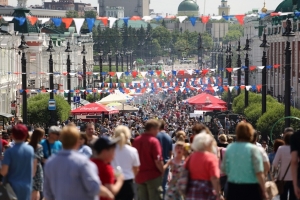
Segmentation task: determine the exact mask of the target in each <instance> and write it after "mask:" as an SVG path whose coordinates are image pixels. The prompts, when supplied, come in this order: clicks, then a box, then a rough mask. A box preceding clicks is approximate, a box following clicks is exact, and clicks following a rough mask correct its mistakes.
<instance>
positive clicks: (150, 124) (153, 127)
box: [145, 119, 160, 136]
mask: <svg viewBox="0 0 300 200" xmlns="http://www.w3.org/2000/svg"><path fill="white" fill-rule="evenodd" d="M159 126H160V124H159V121H157V120H156V119H150V120H148V121H147V122H146V123H145V132H146V133H149V134H152V135H154V136H156V135H157V133H158V132H159Z"/></svg>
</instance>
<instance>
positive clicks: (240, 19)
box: [235, 15, 245, 25]
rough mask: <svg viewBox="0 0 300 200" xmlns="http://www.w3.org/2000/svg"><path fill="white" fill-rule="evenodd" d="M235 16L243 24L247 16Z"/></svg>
mask: <svg viewBox="0 0 300 200" xmlns="http://www.w3.org/2000/svg"><path fill="white" fill-rule="evenodd" d="M235 18H236V19H237V20H238V22H239V23H240V24H241V25H244V18H245V15H235Z"/></svg>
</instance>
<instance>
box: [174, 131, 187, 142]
mask: <svg viewBox="0 0 300 200" xmlns="http://www.w3.org/2000/svg"><path fill="white" fill-rule="evenodd" d="M185 137H186V134H185V132H184V131H177V132H176V141H181V142H184V141H185Z"/></svg>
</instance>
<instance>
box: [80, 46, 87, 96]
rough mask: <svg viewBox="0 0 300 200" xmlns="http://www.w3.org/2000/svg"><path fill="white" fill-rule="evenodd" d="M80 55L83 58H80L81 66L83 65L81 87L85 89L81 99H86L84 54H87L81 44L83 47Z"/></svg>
mask: <svg viewBox="0 0 300 200" xmlns="http://www.w3.org/2000/svg"><path fill="white" fill-rule="evenodd" d="M81 54H82V56H83V60H82V67H83V89H84V90H85V91H84V93H83V99H86V59H85V55H86V54H87V52H86V50H85V45H83V49H82V52H81Z"/></svg>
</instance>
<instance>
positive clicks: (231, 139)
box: [227, 136, 233, 144]
mask: <svg viewBox="0 0 300 200" xmlns="http://www.w3.org/2000/svg"><path fill="white" fill-rule="evenodd" d="M232 142H233V137H231V136H229V137H228V139H227V143H228V144H231V143H232Z"/></svg>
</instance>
